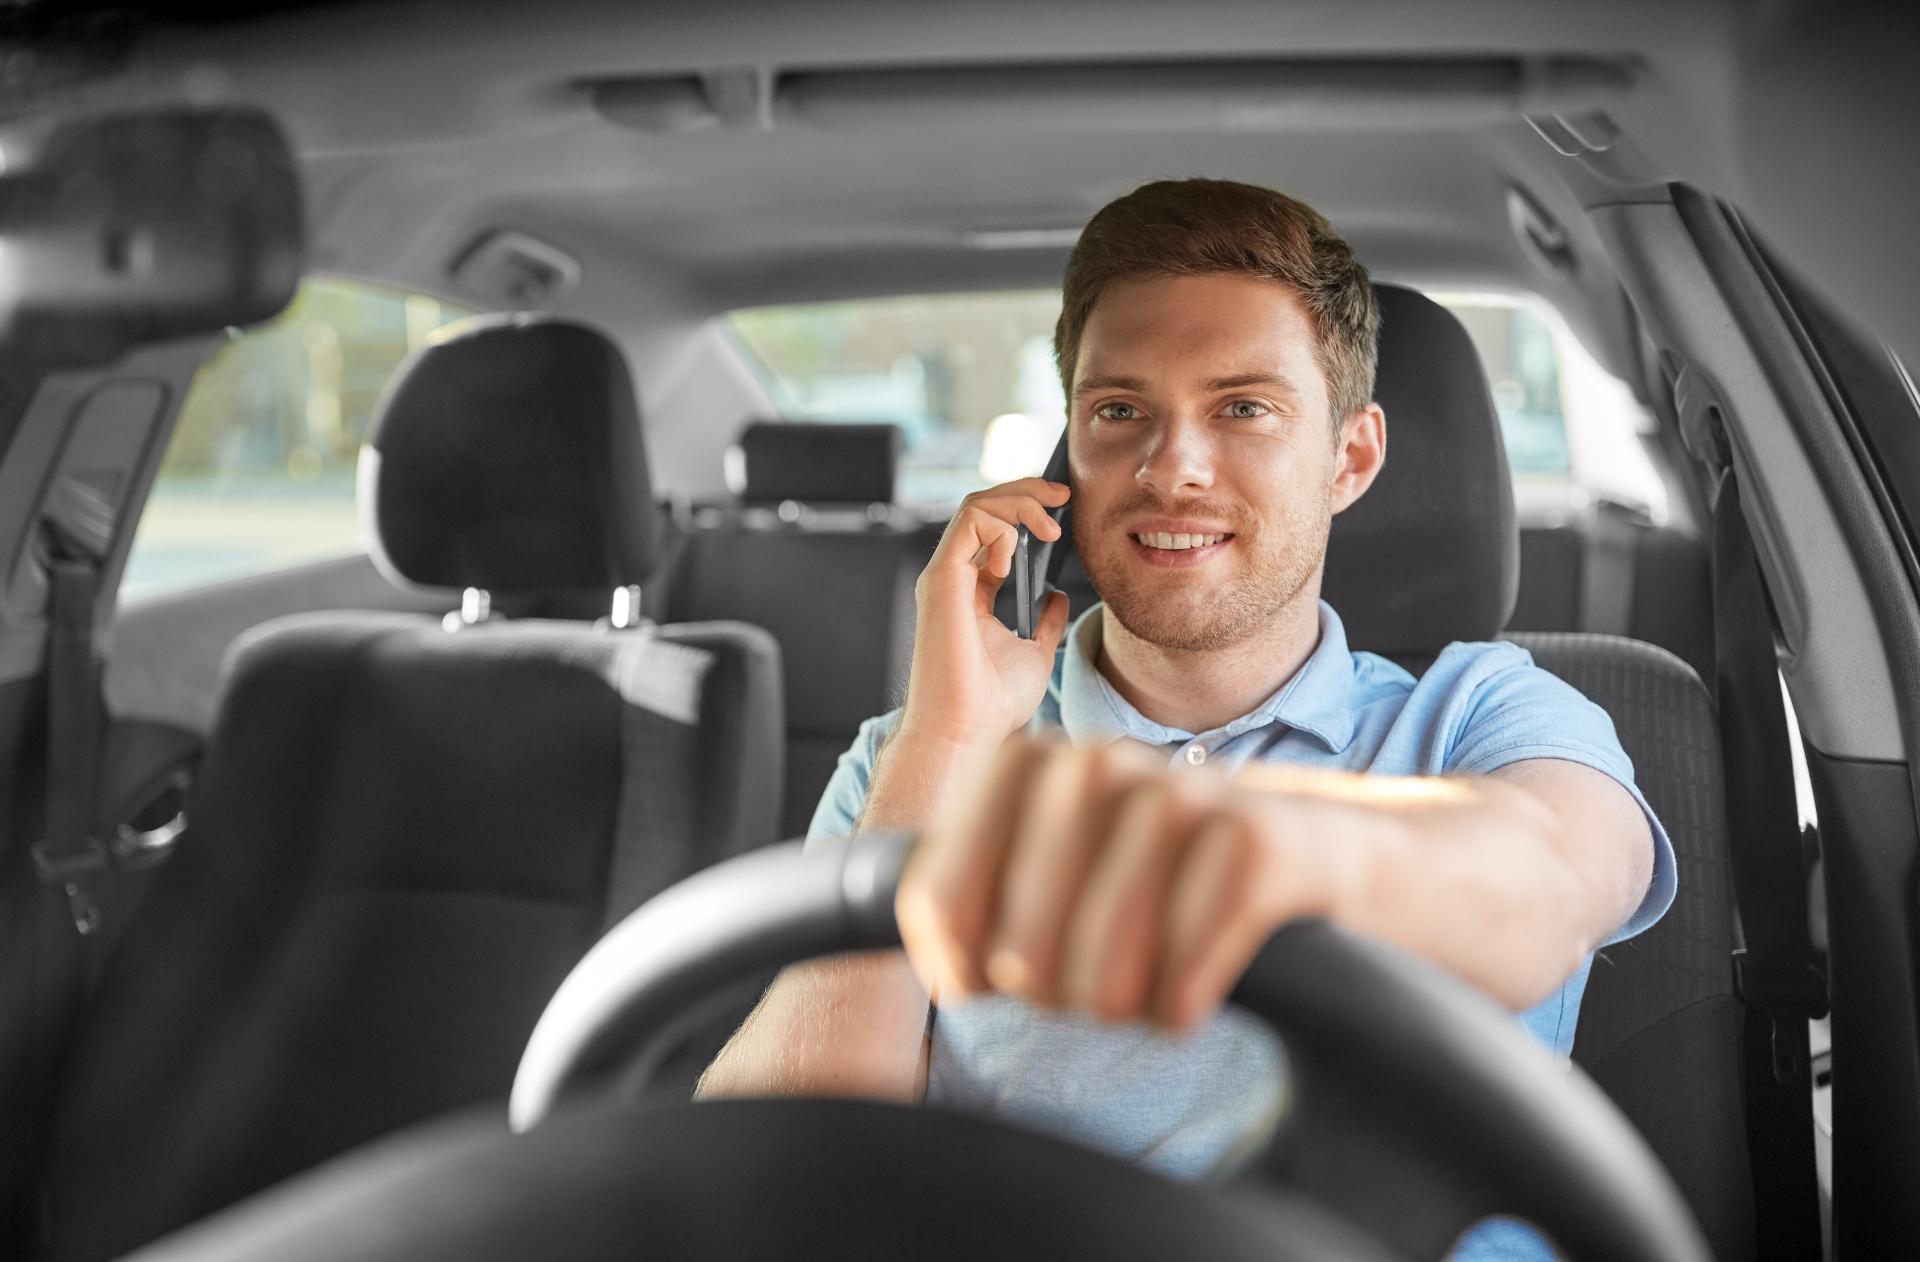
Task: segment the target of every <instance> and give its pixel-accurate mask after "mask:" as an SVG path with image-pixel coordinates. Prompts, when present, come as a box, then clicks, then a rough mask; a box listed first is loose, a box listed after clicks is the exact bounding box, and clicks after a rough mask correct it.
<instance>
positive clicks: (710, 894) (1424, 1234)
mask: <svg viewBox="0 0 1920 1262" xmlns="http://www.w3.org/2000/svg"><path fill="white" fill-rule="evenodd" d="M909 847H910V839H908V838H906V837H902V836H898V835H888V834H868V835H864V836H862V837H859V838H856V839H855V840H853V841H851V842H849V843H847V844H846V845H844V846H834V847H817V848H815V849H814V850H812V851H807V850H805V849H804V848H803V846H802V844H801V843H800V842H797V841H796V842H787V843H783V844H781V845H777V846H772V847H768V848H766V849H764V850H760V851H756V852H753V853H751V854H747V855H742V856H740V857H738V858H736V859H732V860H729V861H728V862H726V863H723V864H719V865H716V866H715V867H713V868H709V869H707V870H706V871H704V872H701V873H699V874H697V875H695V876H694V877H692V878H689V879H688V880H687V881H684V882H682V883H680V884H679V885H677V886H675V887H673V888H672V889H669V890H667V891H665V892H663V893H662V894H661V895H659V896H658V897H656V898H655V899H653V900H651V901H650V902H649V903H647V904H646V905H645V906H643V907H641V908H640V909H639V910H637V911H635V912H634V913H633V914H632V915H630V916H629V917H628V918H627V919H626V920H624V921H622V922H621V923H620V924H619V925H617V926H615V927H614V929H613V930H612V931H610V932H609V933H608V934H607V935H606V936H605V937H604V938H603V939H602V940H601V941H600V943H598V944H597V945H596V946H595V947H594V948H593V950H592V951H590V952H589V953H588V954H587V956H586V957H585V958H584V959H583V960H582V961H581V962H580V964H579V965H578V966H577V967H576V968H575V969H574V971H573V973H572V974H570V975H569V976H568V978H567V980H566V981H565V982H564V983H563V984H562V985H561V987H560V989H559V990H558V991H557V992H556V993H555V995H554V998H553V1000H552V1001H551V1002H550V1004H549V1005H548V1007H547V1010H546V1012H545V1013H544V1014H543V1015H542V1016H541V1019H540V1021H539V1023H538V1025H537V1026H536V1027H535V1029H534V1032H533V1036H532V1038H531V1039H530V1040H529V1042H528V1045H527V1049H526V1052H525V1054H524V1055H523V1057H522V1059H521V1063H520V1068H519V1072H518V1074H517V1075H516V1077H515V1081H514V1086H513V1092H512V1095H511V1098H510V1101H509V1121H510V1124H511V1125H512V1127H513V1129H514V1130H516V1131H523V1132H524V1131H527V1130H530V1129H532V1128H534V1127H536V1126H539V1125H541V1124H542V1123H543V1122H545V1121H547V1120H548V1119H549V1118H550V1117H552V1116H553V1115H554V1114H555V1113H556V1112H558V1111H561V1110H563V1109H566V1110H571V1109H572V1108H573V1107H576V1106H577V1105H578V1104H580V1103H582V1102H585V1101H587V1100H590V1099H591V1098H592V1096H593V1093H594V1091H595V1089H596V1088H598V1089H600V1090H601V1092H602V1094H603V1096H604V1094H605V1089H606V1088H607V1086H608V1085H609V1084H612V1086H613V1087H614V1091H615V1095H616V1098H621V1099H637V1098H638V1095H639V1088H640V1087H642V1086H643V1085H644V1083H645V1081H646V1079H647V1077H648V1076H649V1075H650V1073H651V1071H652V1068H653V1067H654V1066H655V1065H657V1064H658V1062H659V1061H660V1059H661V1058H662V1057H663V1056H664V1054H665V1052H666V1050H667V1049H668V1048H669V1047H670V1046H671V1045H672V1043H673V1041H674V1037H675V1035H676V1033H677V1031H678V1030H680V1029H681V1028H683V1027H684V1026H685V1024H687V1023H688V1021H689V1020H691V1019H693V1018H694V1017H695V1016H696V1015H697V1014H698V1011H699V1006H700V1000H701V999H702V998H703V997H704V996H707V995H710V994H712V993H713V992H714V991H716V990H718V989H720V987H721V985H722V984H723V983H724V982H726V981H728V980H730V979H732V978H735V977H738V976H741V975H743V974H745V973H748V972H751V971H754V970H764V969H766V968H771V967H778V966H781V965H785V964H791V963H795V962H798V961H800V960H804V959H809V958H813V957H814V956H818V955H825V954H832V953H836V952H844V951H855V950H871V949H880V948H885V947H890V946H891V947H897V946H899V945H900V938H899V931H898V929H897V927H896V925H895V923H894V917H893V896H894V891H895V889H896V887H897V886H898V883H899V878H900V873H901V871H902V869H903V868H904V866H905V863H906V858H907V854H908V850H909ZM1232 999H1233V1002H1234V1003H1236V1004H1238V1005H1239V1006H1240V1007H1242V1008H1245V1009H1247V1010H1248V1011H1250V1012H1253V1013H1254V1014H1255V1015H1257V1016H1259V1017H1261V1018H1262V1019H1263V1020H1266V1021H1267V1022H1268V1024H1269V1025H1271V1026H1272V1027H1273V1028H1274V1029H1275V1030H1276V1032H1277V1033H1278V1034H1279V1035H1280V1037H1281V1038H1282V1040H1283V1042H1284V1044H1285V1046H1286V1049H1287V1062H1288V1065H1289V1072H1290V1074H1291V1075H1292V1084H1291V1092H1290V1100H1291V1102H1290V1105H1289V1108H1288V1110H1287V1114H1286V1116H1285V1117H1284V1118H1283V1119H1282V1121H1281V1124H1280V1126H1279V1128H1278V1129H1277V1130H1276V1131H1275V1133H1274V1135H1273V1137H1272V1138H1271V1140H1270V1141H1269V1143H1268V1145H1267V1147H1266V1149H1265V1151H1264V1152H1263V1153H1262V1154H1261V1155H1260V1157H1259V1158H1257V1159H1256V1161H1255V1162H1253V1163H1252V1165H1251V1166H1250V1167H1249V1171H1248V1174H1247V1175H1246V1176H1243V1177H1252V1178H1256V1179H1258V1178H1266V1179H1270V1180H1277V1181H1279V1182H1280V1183H1281V1184H1282V1185H1284V1186H1289V1187H1293V1188H1298V1189H1302V1190H1304V1191H1306V1192H1308V1193H1310V1194H1312V1195H1313V1196H1315V1197H1317V1198H1319V1199H1321V1200H1323V1201H1324V1202H1325V1203H1326V1204H1328V1205H1330V1206H1333V1207H1334V1208H1335V1209H1336V1210H1337V1212H1339V1213H1340V1214H1341V1215H1343V1216H1344V1217H1346V1218H1347V1219H1348V1220H1350V1221H1353V1222H1357V1223H1361V1224H1365V1225H1366V1229H1367V1230H1371V1231H1373V1232H1375V1233H1376V1234H1378V1235H1379V1236H1380V1237H1382V1238H1384V1239H1386V1240H1387V1241H1389V1242H1390V1243H1391V1244H1393V1245H1395V1246H1397V1247H1399V1248H1400V1249H1403V1250H1405V1251H1407V1252H1409V1253H1412V1254H1414V1255H1415V1256H1430V1255H1435V1254H1438V1253H1439V1252H1441V1251H1442V1250H1444V1249H1445V1248H1446V1246H1447V1245H1448V1244H1450V1243H1451V1242H1452V1241H1453V1240H1454V1239H1455V1238H1457V1237H1458V1235H1459V1234H1460V1232H1461V1231H1462V1230H1464V1229H1465V1228H1466V1227H1467V1226H1468V1225H1470V1224H1471V1223H1473V1222H1474V1221H1477V1220H1478V1219H1480V1218H1483V1217H1486V1216H1489V1215H1492V1214H1514V1215H1518V1216H1520V1217H1523V1218H1526V1219H1528V1220H1529V1221H1532V1222H1534V1223H1535V1224H1537V1225H1538V1226H1540V1227H1541V1228H1542V1229H1543V1230H1544V1231H1546V1232H1547V1233H1548V1234H1549V1235H1550V1236H1552V1237H1553V1238H1554V1239H1555V1241H1556V1242H1557V1243H1558V1244H1559V1245H1560V1246H1561V1247H1562V1248H1564V1249H1567V1250H1568V1251H1570V1252H1571V1253H1572V1254H1573V1255H1574V1256H1575V1257H1593V1258H1606V1259H1616V1260H1619V1262H1642V1260H1644V1262H1681V1260H1687V1262H1692V1260H1695V1259H1708V1258H1711V1256H1712V1255H1711V1253H1710V1251H1709V1250H1708V1248H1707V1245H1706V1243H1705V1239H1704V1237H1703V1235H1702V1233H1701V1231H1700V1229H1699V1227H1698V1225H1697V1223H1696V1222H1695V1220H1694V1218H1693V1215H1692V1213H1691V1211H1690V1210H1689V1209H1688V1207H1687V1205H1686V1203H1685V1201H1684V1200H1683V1199H1682V1198H1681V1196H1680V1194H1679V1192H1678V1191H1677V1190H1676V1189H1675V1188H1674V1186H1673V1183H1672V1181H1671V1179H1670V1178H1669V1177H1668V1175H1667V1173H1666V1171H1665V1169H1664V1168H1663V1167H1661V1165H1660V1163H1659V1161H1658V1159H1657V1158H1655V1157H1654V1155H1653V1153H1652V1152H1651V1150H1649V1149H1648V1148H1647V1146H1646V1143H1645V1141H1644V1140H1643V1139H1642V1138H1641V1137H1640V1135H1639V1133H1638V1132H1637V1131H1635V1130H1634V1129H1633V1127H1632V1126H1631V1125H1630V1124H1629V1123H1628V1122H1627V1121H1626V1120H1625V1119H1624V1118H1623V1117H1621V1116H1620V1114H1619V1113H1618V1111H1617V1110H1615V1109H1614V1107H1613V1105H1612V1104H1611V1102H1610V1101H1608V1100H1607V1098H1606V1097H1605V1095H1604V1094H1603V1093H1602V1092H1601V1091H1600V1089H1599V1088H1598V1087H1596V1086H1594V1084H1593V1083H1592V1082H1591V1081H1589V1080H1588V1079H1587V1078H1586V1077H1585V1075H1584V1074H1582V1073H1580V1072H1579V1070H1578V1069H1577V1068H1570V1067H1568V1066H1566V1065H1565V1064H1564V1062H1561V1061H1558V1060H1556V1059H1555V1058H1553V1057H1551V1056H1549V1055H1548V1054H1547V1053H1545V1052H1544V1051H1543V1050H1542V1049H1540V1048H1539V1047H1537V1046H1535V1045H1534V1044H1533V1043H1532V1042H1531V1040H1530V1039H1528V1038H1527V1036H1526V1035H1525V1034H1524V1033H1523V1032H1522V1031H1521V1030H1520V1029H1519V1028H1518V1027H1517V1026H1516V1025H1515V1024H1514V1023H1513V1021H1512V1020H1511V1018H1510V1017H1509V1016H1508V1015H1507V1014H1506V1013H1505V1012H1504V1011H1503V1010H1501V1009H1500V1008H1499V1007H1498V1006H1497V1005H1496V1004H1494V1003H1493V1002H1492V1001H1491V1000H1490V999H1488V998H1487V997H1485V996H1484V995H1481V994H1480V993H1479V992H1477V991H1474V990H1473V989H1471V988H1470V987H1468V986H1467V985H1466V984H1465V983H1463V982H1461V981H1459V980H1458V979H1456V978H1454V977H1452V976H1451V975H1449V974H1446V973H1445V972H1443V971H1441V970H1440V969H1438V968H1437V967H1435V966H1433V965H1431V964H1428V963H1427V962H1425V961H1422V960H1418V959H1416V958H1414V957H1412V956H1410V955H1408V954H1406V953H1404V952H1401V951H1398V950H1395V949H1394V948H1391V947H1388V946H1386V945H1384V944H1381V943H1377V942H1373V941H1369V940H1365V939H1361V938H1357V937H1354V936H1352V935H1349V934H1346V933H1344V932H1342V931H1340V930H1338V929H1336V928H1334V927H1333V926H1331V925H1328V924H1325V923H1324V922H1317V921H1307V922H1298V923H1295V924H1291V925H1288V926H1286V927H1284V928H1283V929H1281V930H1280V931H1279V932H1278V933H1276V934H1275V935H1274V937H1273V939H1272V940H1271V941H1269V943H1268V944H1267V946H1266V947H1265V948H1264V949H1263V950H1262V951H1261V952H1260V954H1259V955H1258V956H1257V957H1256V959H1255V961H1254V963H1253V965H1252V966H1251V967H1250V968H1249V969H1248V970H1247V973H1246V975H1245V976H1244V977H1243V978H1242V980H1241V982H1240V984H1239V985H1238V986H1237V987H1236V988H1235V990H1234V992H1233V996H1232Z"/></svg>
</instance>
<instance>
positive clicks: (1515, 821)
mask: <svg viewBox="0 0 1920 1262" xmlns="http://www.w3.org/2000/svg"><path fill="white" fill-rule="evenodd" d="M1244 779H1245V780H1246V781H1247V782H1249V783H1252V784H1254V785H1256V786H1258V787H1262V788H1266V789H1271V790H1277V791H1278V792H1279V793H1280V794H1283V795H1284V797H1285V799H1286V808H1285V810H1284V812H1276V813H1275V819H1276V821H1283V823H1281V824H1280V826H1277V827H1275V828H1273V829H1271V830H1270V841H1271V842H1272V844H1274V845H1276V846H1278V847H1279V848H1280V850H1281V852H1282V854H1281V858H1280V861H1279V862H1278V863H1276V864H1275V865H1274V867H1273V871H1274V872H1275V873H1276V874H1277V879H1278V880H1279V881H1280V882H1282V883H1286V882H1288V881H1289V880H1290V881H1291V883H1292V884H1293V885H1294V887H1295V889H1296V890H1297V891H1301V892H1304V893H1305V894H1306V896H1307V898H1308V899H1309V900H1311V902H1316V903H1318V906H1317V907H1315V906H1311V905H1309V906H1307V907H1303V908H1299V909H1298V910H1297V911H1296V912H1295V914H1301V913H1302V912H1304V913H1306V914H1314V913H1316V912H1317V913H1318V914H1323V915H1325V916H1327V917H1328V918H1329V919H1331V920H1332V921H1334V922H1335V923H1337V924H1340V925H1342V926H1344V927H1346V928H1349V929H1352V930H1354V931H1356V932H1359V933H1364V934H1367V935H1369V936H1372V937H1377V938H1380V939H1383V940H1385V941H1388V942H1392V943H1394V944H1396V945H1398V946H1401V947H1404V948H1406V949H1408V950H1410V951H1413V952H1414V953H1416V954H1419V955H1421V956H1424V957H1426V958H1427V959H1430V960H1432V961H1434V962H1436V963H1438V964H1440V965H1442V966H1443V967H1445V968H1447V969H1449V970H1450V971H1452V972H1454V973H1456V974H1458V975H1459V976H1460V977H1462V978H1464V979H1465V980H1467V981H1468V982H1470V983H1472V984H1473V985H1475V986H1477V987H1479V988H1480V989H1482V990H1484V991H1486V992H1487V993H1488V994H1490V995H1492V996H1493V997H1494V998H1496V999H1498V1000H1499V1001H1501V1002H1502V1003H1504V1004H1506V1005H1507V1006H1509V1007H1511V1008H1514V1009H1516V1010H1521V1009H1525V1008H1528V1007H1531V1006H1532V1005H1533V1004H1535V1003H1538V1002H1539V1001H1541V1000H1542V999H1544V998H1546V997H1547V996H1548V995H1549V994H1551V993H1552V992H1553V991H1554V989H1555V988H1556V987H1558V986H1559V985H1560V984H1561V983H1562V982H1563V981H1565V979H1566V978H1567V976H1568V975H1569V974H1571V973H1572V971H1573V970H1574V969H1575V968H1576V967H1577V966H1578V965H1579V962H1580V960H1581V958H1582V957H1583V956H1584V955H1585V953H1586V952H1588V951H1590V950H1592V949H1593V948H1594V946H1595V945H1596V944H1597V943H1598V942H1600V941H1601V940H1602V939H1603V938H1604V937H1605V936H1606V935H1607V933H1609V932H1610V931H1611V930H1612V929H1613V928H1614V927H1615V925H1617V924H1618V922H1619V919H1620V917H1621V916H1622V914H1623V913H1622V911H1621V905H1622V904H1623V903H1627V905H1630V900H1629V898H1628V894H1629V893H1630V891H1628V890H1626V889H1625V883H1626V882H1627V881H1629V880H1630V879H1631V878H1621V879H1615V878H1614V877H1613V876H1612V874H1611V873H1610V872H1602V873H1596V872H1595V871H1593V870H1588V869H1587V868H1583V862H1582V856H1581V855H1580V854H1579V853H1578V852H1577V850H1576V849H1575V848H1574V844H1573V840H1572V839H1570V838H1569V837H1567V836H1566V835H1565V827H1564V825H1563V823H1562V821H1561V820H1560V819H1559V818H1558V817H1557V816H1556V815H1555V813H1554V812H1553V811H1552V810H1550V809H1549V808H1548V807H1547V806H1546V805H1545V803H1543V802H1542V801H1541V800H1540V799H1539V798H1538V797H1536V796H1534V795H1533V794H1532V793H1530V792H1528V791H1527V790H1526V789H1525V788H1522V787H1520V786H1518V785H1516V784H1512V783H1507V782H1504V781H1502V780H1500V779H1497V778H1494V777H1487V776H1472V777H1457V778H1456V777H1446V778H1434V777H1422V778H1391V779H1389V778H1376V777H1362V776H1344V775H1313V774H1301V773H1298V772H1292V771H1286V770H1281V769H1272V768H1266V769H1260V770H1259V771H1257V772H1255V773H1253V774H1251V775H1248V776H1246V777H1244ZM1636 809H1637V808H1636ZM1288 873H1291V874H1292V876H1291V878H1289V877H1288V875H1287V874H1288ZM1642 888H1644V886H1642ZM1275 895H1276V897H1277V898H1280V899H1282V900H1284V899H1286V898H1288V897H1289V896H1290V895H1289V892H1288V891H1285V890H1276V892H1275ZM1293 896H1294V897H1298V895H1297V894H1296V895H1293Z"/></svg>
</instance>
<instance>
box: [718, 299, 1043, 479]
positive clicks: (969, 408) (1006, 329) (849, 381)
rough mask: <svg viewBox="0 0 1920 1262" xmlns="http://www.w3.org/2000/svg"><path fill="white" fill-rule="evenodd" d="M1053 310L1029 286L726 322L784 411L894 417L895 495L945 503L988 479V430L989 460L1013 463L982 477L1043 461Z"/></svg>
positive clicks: (821, 417)
mask: <svg viewBox="0 0 1920 1262" xmlns="http://www.w3.org/2000/svg"><path fill="white" fill-rule="evenodd" d="M1059 315H1060V292H1059V291H1058V290H1055V289H1039V290H1024V291H1017V292H1011V293H979V294H939V295H931V296H921V297H908V298H876V299H869V300H862V301H856V302H828V303H810V304H807V305H805V306H792V307H761V308H757V309H754V310H750V311H739V312H735V313H734V314H733V317H732V325H733V330H734V332H735V333H736V334H737V335H738V336H739V338H740V340H741V342H742V343H744V344H745V345H746V347H747V349H748V350H749V351H751V352H752V353H753V354H752V356H751V358H752V359H754V360H755V361H756V362H757V366H758V367H759V368H760V369H761V370H762V375H763V378H764V379H765V381H766V385H767V387H768V390H769V392H770V393H771V394H772V395H773V398H774V402H775V403H776V404H777V405H778V406H779V407H780V409H781V411H782V413H783V414H784V415H786V416H789V417H792V418H794V419H796V420H810V421H891V422H893V423H894V424H896V425H898V426H900V428H901V430H902V431H903V432H904V434H905V438H906V441H905V444H904V450H903V453H902V456H901V468H900V490H899V495H900V498H901V499H902V500H903V501H904V502H906V503H920V504H945V503H952V502H955V501H957V500H958V499H959V498H960V497H961V496H963V495H965V494H966V493H967V492H969V491H973V490H977V489H978V488H979V487H981V486H983V485H987V484H988V483H987V482H985V481H983V477H982V471H981V457H982V455H983V454H985V453H984V448H985V444H986V438H987V434H988V431H989V429H991V430H993V432H994V435H995V443H994V449H993V452H992V453H991V457H990V458H989V460H988V461H987V468H988V470H989V471H990V472H994V471H1004V470H1006V469H1008V468H1011V469H1012V471H1011V472H1004V476H1000V477H994V478H993V479H992V480H993V481H1004V480H1005V479H1006V478H1015V477H1023V476H1026V475H1027V474H1030V473H1038V472H1039V471H1040V469H1041V468H1042V467H1043V466H1045V464H1046V462H1047V456H1048V454H1049V453H1050V452H1051V451H1052V450H1053V445H1054V442H1055V440H1056V439H1057V438H1058V437H1059V434H1060V430H1061V428H1062V427H1063V426H1064V425H1065V424H1066V407H1065V405H1064V404H1063V403H1062V401H1061V392H1060V378H1059V376H1058V375H1057V374H1056V373H1055V371H1054V367H1053V324H1054V321H1055V320H1056V319H1058V318H1059ZM1001 418H1011V419H1001ZM996 420H998V421H999V423H998V424H997V425H996V424H995V422H996ZM1036 453H1037V454H1036Z"/></svg>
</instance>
